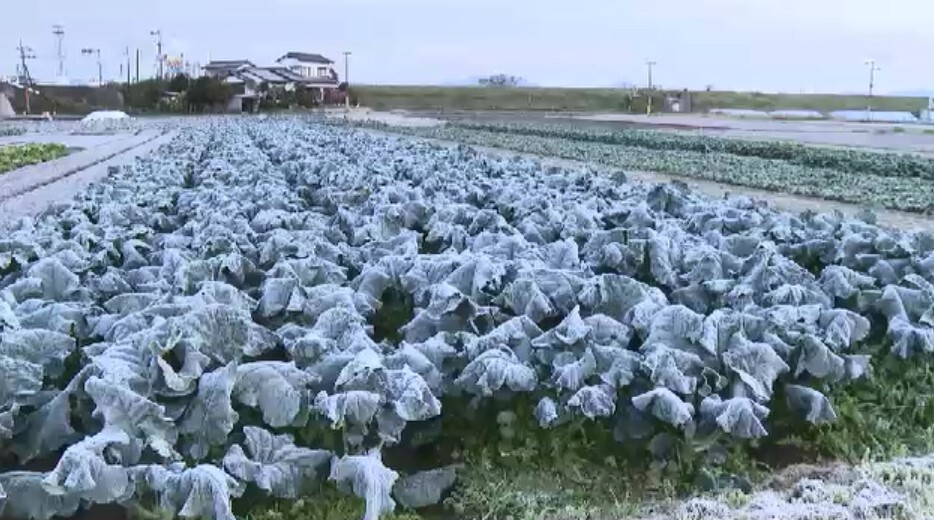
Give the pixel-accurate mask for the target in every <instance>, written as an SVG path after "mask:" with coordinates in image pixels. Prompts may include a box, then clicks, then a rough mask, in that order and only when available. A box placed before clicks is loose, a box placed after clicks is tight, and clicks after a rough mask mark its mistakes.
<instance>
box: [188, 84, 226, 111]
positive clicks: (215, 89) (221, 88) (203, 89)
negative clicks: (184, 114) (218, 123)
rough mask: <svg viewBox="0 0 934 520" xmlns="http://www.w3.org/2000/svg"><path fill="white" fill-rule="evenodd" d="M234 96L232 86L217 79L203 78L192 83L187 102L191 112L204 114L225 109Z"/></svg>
mask: <svg viewBox="0 0 934 520" xmlns="http://www.w3.org/2000/svg"><path fill="white" fill-rule="evenodd" d="M232 95H233V93H232V91H231V89H230V85H228V84H226V83H224V82H223V81H221V80H219V79H217V78H209V77H201V78H198V79H196V80H194V81H192V82H191V84H190V86H189V87H188V91H187V92H186V94H185V96H186V100H187V101H188V106H189V108H190V109H191V110H193V111H196V112H204V111H206V110H207V111H210V110H215V109H217V108H218V107H223V106H224V105H226V104H227V101H229V100H230V97H231V96H232Z"/></svg>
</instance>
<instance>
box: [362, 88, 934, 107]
mask: <svg viewBox="0 0 934 520" xmlns="http://www.w3.org/2000/svg"><path fill="white" fill-rule="evenodd" d="M353 89H354V92H355V93H356V95H357V96H358V99H359V101H360V104H361V105H363V106H367V107H370V108H373V109H379V110H388V109H396V108H401V109H409V110H570V111H641V110H644V106H645V105H644V103H645V101H644V99H643V98H635V99H629V97H628V94H629V92H630V91H629V90H627V89H612V88H537V87H517V88H489V87H439V86H418V85H360V86H355V87H353ZM655 103H656V104H657V103H658V101H655ZM866 103H867V98H866V96H859V95H842V94H769V93H759V92H731V91H716V92H694V110H695V111H705V110H708V109H711V108H748V109H756V110H777V109H805V110H818V111H821V112H830V111H833V110H859V109H863V108H865V107H866ZM872 104H873V106H874V107H875V109H876V110H885V111H890V110H891V111H916V110H921V109H923V108H924V107H926V106H927V100H926V99H924V98H912V97H893V96H876V97H874V98H873V101H872ZM656 106H657V105H656Z"/></svg>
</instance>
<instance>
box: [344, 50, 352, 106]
mask: <svg viewBox="0 0 934 520" xmlns="http://www.w3.org/2000/svg"><path fill="white" fill-rule="evenodd" d="M350 54H351V52H350V51H344V84H345V85H347V87H346V89H345V91H344V106H345V107H346V108H350Z"/></svg>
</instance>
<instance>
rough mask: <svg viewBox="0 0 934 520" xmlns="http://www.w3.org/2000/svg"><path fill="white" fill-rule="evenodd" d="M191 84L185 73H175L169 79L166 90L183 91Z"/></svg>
mask: <svg viewBox="0 0 934 520" xmlns="http://www.w3.org/2000/svg"><path fill="white" fill-rule="evenodd" d="M190 84H191V78H189V77H188V75H187V74H182V73H179V74H176V75H175V77H174V78H172V80H171V81H169V87H168V90H169V91H170V92H185V91H186V90H188V86H189V85H190Z"/></svg>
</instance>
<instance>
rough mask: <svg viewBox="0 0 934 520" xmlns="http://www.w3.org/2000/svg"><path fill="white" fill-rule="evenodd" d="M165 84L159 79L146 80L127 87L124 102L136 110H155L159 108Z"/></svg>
mask: <svg viewBox="0 0 934 520" xmlns="http://www.w3.org/2000/svg"><path fill="white" fill-rule="evenodd" d="M165 87H166V84H165V82H164V81H162V80H159V79H146V80H143V81H140V82H139V83H133V84H132V85H129V86H127V90H126V97H125V99H124V102H125V104H126V106H127V107H129V108H133V109H137V110H155V109H156V108H157V107H158V106H159V100H160V99H161V98H162V93H163V92H165Z"/></svg>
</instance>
